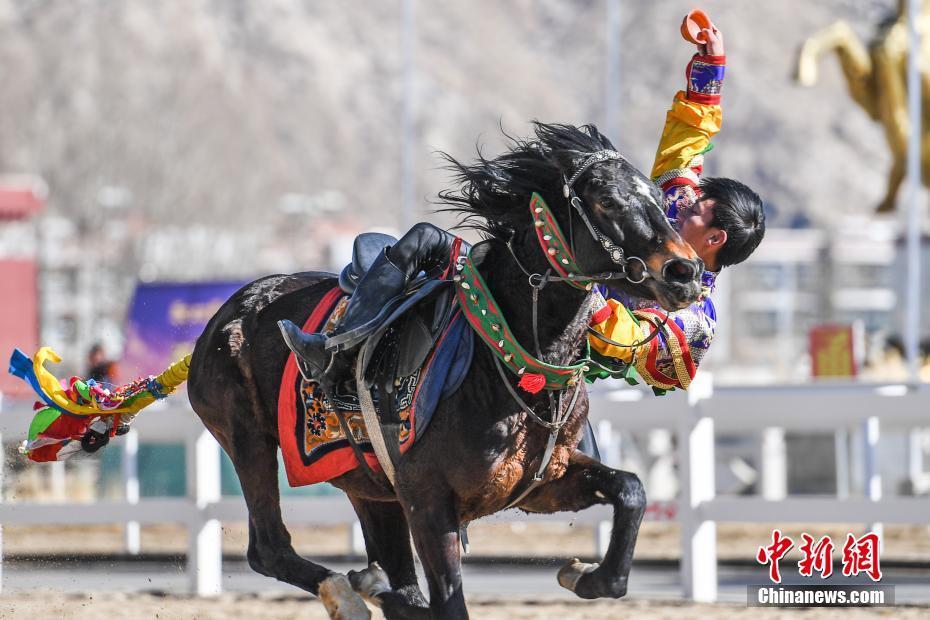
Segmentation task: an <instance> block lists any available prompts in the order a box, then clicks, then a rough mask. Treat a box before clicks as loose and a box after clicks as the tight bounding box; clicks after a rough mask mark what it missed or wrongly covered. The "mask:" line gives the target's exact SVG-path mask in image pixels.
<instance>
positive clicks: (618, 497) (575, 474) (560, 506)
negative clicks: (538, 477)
mask: <svg viewBox="0 0 930 620" xmlns="http://www.w3.org/2000/svg"><path fill="white" fill-rule="evenodd" d="M594 504H613V507H614V520H613V531H612V532H611V535H610V545H609V546H608V547H607V553H606V554H605V555H604V559H603V560H602V561H601V563H600V564H583V563H581V562H578V561H575V562H572V563H570V564H568V565H566V566H565V567H563V568H562V570H561V571H559V584H561V585H562V586H563V587H565V588H568V589H569V590H571V591H572V592H574V593H575V594H577V595H578V596H580V597H581V598H600V597H610V598H620V597H621V596H623V595H625V594H626V589H627V580H628V578H629V575H630V568H631V567H632V564H633V547H634V546H635V545H636V536H637V535H638V534H639V525H640V523H641V522H642V520H643V513H644V512H645V510H646V493H645V492H644V491H643V485H642V483H641V482H640V481H639V478H637V477H636V475H635V474H631V473H629V472H625V471H619V470H617V469H611V468H610V467H607V466H606V465H602V464H601V463H598V462H597V461H595V460H593V459H591V458H589V457H587V456H585V455H584V454H582V453H580V452H577V451H576V452H575V453H574V454H572V457H571V459H570V460H569V463H568V468H567V469H566V471H565V475H564V476H562V477H561V478H559V479H558V480H554V481H553V482H550V483H548V484H546V485H544V486H542V487H540V489H539V490H538V491H535V492H534V493H532V494H530V495H529V497H527V499H526V500H524V501H523V502H522V503H521V504H520V506H519V507H520V508H521V509H523V510H526V511H527V512H542V513H551V512H560V511H563V510H567V511H572V512H577V511H578V510H583V509H585V508H588V507H590V506H593V505H594Z"/></svg>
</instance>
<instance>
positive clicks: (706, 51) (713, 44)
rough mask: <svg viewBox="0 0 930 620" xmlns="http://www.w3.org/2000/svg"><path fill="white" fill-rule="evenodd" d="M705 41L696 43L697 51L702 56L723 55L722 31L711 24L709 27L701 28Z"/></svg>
mask: <svg viewBox="0 0 930 620" xmlns="http://www.w3.org/2000/svg"><path fill="white" fill-rule="evenodd" d="M701 32H702V33H703V34H704V40H705V41H707V43H698V46H697V48H698V53H699V54H701V55H702V56H725V55H726V54H724V51H723V33H722V32H720V30H719V29H717V27H716V26H714V25H713V24H711V27H710V28H704V29H703V30H701Z"/></svg>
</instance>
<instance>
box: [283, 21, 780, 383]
mask: <svg viewBox="0 0 930 620" xmlns="http://www.w3.org/2000/svg"><path fill="white" fill-rule="evenodd" d="M703 34H704V37H705V40H706V43H704V44H699V45H698V53H697V54H695V56H694V57H693V58H692V60H691V62H690V63H689V64H688V68H687V77H688V85H687V89H686V91H683V92H679V93H678V94H677V95H676V96H675V100H674V102H673V104H672V108H671V109H670V110H669V112H668V115H667V118H666V124H665V129H664V130H663V132H662V139H661V141H660V143H659V148H658V152H657V153H656V161H655V164H654V166H653V170H652V177H653V179H654V181H655V182H656V183H657V184H659V185H660V186H661V188H662V191H663V193H664V195H665V208H666V212H667V215H668V217H669V219H670V220H671V222H672V225H673V226H674V227H675V229H676V230H678V232H679V233H680V234H681V236H682V238H683V239H684V240H685V241H687V242H688V243H690V244H691V246H692V247H693V248H694V250H695V252H696V253H697V255H698V256H699V257H700V258H701V259H702V260H703V261H704V264H705V265H706V266H707V269H708V270H707V271H705V272H704V274H703V276H702V282H703V288H704V294H703V295H702V298H701V299H700V300H699V301H698V302H696V303H694V304H692V305H691V306H689V307H688V308H685V309H684V310H680V311H678V312H673V313H670V314H669V315H668V320H664V319H665V316H666V314H665V313H664V312H662V311H661V310H659V307H658V305H657V304H656V303H655V302H653V301H647V300H641V299H635V298H631V297H627V296H623V297H619V296H618V297H617V298H612V299H607V300H606V301H604V303H603V304H602V308H601V309H600V310H599V311H598V312H595V314H594V318H593V319H592V327H593V329H594V331H595V332H597V334H598V335H599V336H600V337H598V336H597V335H592V336H591V338H590V341H591V345H592V347H593V348H594V349H595V351H597V352H598V353H600V354H601V355H603V356H605V357H608V358H614V359H619V360H622V361H624V362H627V363H633V364H635V366H636V369H637V371H638V372H639V373H640V375H641V376H642V378H643V379H644V380H645V381H646V382H647V383H649V384H650V385H652V386H653V387H654V388H656V389H658V390H667V389H672V388H676V387H677V388H682V389H687V387H688V385H689V384H690V382H691V379H692V378H693V377H694V373H695V370H696V367H697V365H698V364H699V363H700V361H701V359H702V358H703V356H704V354H705V353H706V352H707V349H708V347H709V346H710V342H711V339H712V338H713V335H714V328H715V324H716V313H715V310H714V306H713V303H712V302H711V300H710V297H709V296H710V294H711V292H712V291H713V287H714V280H715V278H716V276H717V274H718V273H719V271H720V270H721V269H722V268H723V267H726V266H728V265H735V264H737V263H740V262H742V261H744V260H746V258H748V257H749V255H750V254H751V253H752V252H753V250H755V248H756V246H758V245H759V242H760V241H761V240H762V237H763V235H764V234H765V215H764V214H763V210H762V201H761V199H760V198H759V196H758V195H757V194H756V193H755V192H753V191H752V190H751V189H749V188H748V187H746V186H745V185H743V184H742V183H739V182H737V181H734V180H731V179H722V178H705V179H700V174H701V170H702V165H703V159H704V153H706V152H707V151H709V150H710V148H711V145H710V139H711V137H713V136H714V135H715V134H716V133H717V132H719V131H720V122H721V110H720V87H721V84H722V82H723V74H724V62H725V57H724V51H723V36H722V35H721V33H720V31H719V30H718V29H717V28H716V27H714V26H713V25H711V27H710V28H708V29H705V30H704V31H703ZM464 246H466V244H461V243H459V242H457V238H456V237H455V236H454V235H452V234H450V233H448V232H446V231H443V230H441V229H439V228H437V227H435V226H433V225H432V224H426V223H420V224H417V225H416V226H414V227H413V228H412V229H411V230H410V231H409V232H407V234H405V235H404V236H403V237H402V238H401V239H400V240H399V241H398V242H397V243H396V244H395V245H393V246H391V247H389V248H387V249H385V250H383V251H382V253H381V254H380V255H379V256H378V258H377V259H376V260H375V262H374V263H373V264H372V266H371V268H370V269H369V270H368V272H367V273H366V274H365V275H364V277H363V278H362V279H361V281H360V282H359V283H358V286H357V288H356V291H355V293H353V295H352V298H351V301H350V303H349V306H348V309H347V310H346V313H345V316H344V318H343V320H342V323H341V324H340V325H339V326H338V327H337V328H336V329H335V330H334V331H333V332H332V333H330V334H322V333H316V334H307V333H304V332H303V331H302V330H301V329H300V328H299V327H298V326H297V325H295V324H293V323H291V322H290V321H281V322H280V323H279V326H280V328H281V332H282V334H283V336H284V340H285V342H286V343H287V345H288V347H289V348H290V349H291V350H292V351H293V352H294V354H295V356H296V357H297V359H298V361H299V362H300V367H301V371H302V373H303V374H304V375H305V376H306V377H307V378H313V379H314V380H317V381H320V382H321V387H322V388H323V389H324V391H326V390H327V387H328V386H327V385H326V384H325V383H323V380H325V379H326V378H328V377H339V376H340V375H342V374H343V373H344V372H345V370H346V367H347V365H348V363H349V361H350V360H351V355H347V354H344V352H345V351H348V350H350V349H352V348H353V347H354V346H355V345H357V344H358V343H360V342H361V341H362V340H363V339H364V338H365V336H367V335H368V334H369V333H370V332H371V331H372V329H373V328H374V326H375V325H377V323H378V319H379V318H380V316H379V315H380V314H382V313H387V312H388V311H389V310H390V306H389V305H388V302H389V301H391V300H392V299H394V298H396V297H397V296H398V295H399V294H400V293H402V292H403V290H404V287H405V286H406V284H407V283H408V282H409V281H410V280H411V279H412V278H413V277H414V276H416V275H417V274H418V273H420V272H421V271H422V272H426V274H427V275H429V276H434V275H435V276H438V275H441V274H443V273H444V272H445V271H446V270H447V269H448V268H449V265H450V264H451V263H452V262H454V259H455V258H457V256H458V255H459V254H460V253H462V252H463V251H465V250H466V249H467V248H466V247H464ZM602 292H603V289H602ZM656 329H659V330H661V333H660V334H658V335H657V337H656V338H653V339H651V340H649V342H648V343H646V344H642V345H639V346H636V343H639V342H641V341H643V340H644V339H646V338H648V336H649V335H650V334H651V333H652V332H653V331H654V330H656ZM602 337H605V338H607V339H608V340H611V341H613V342H614V343H615V344H610V343H608V342H606V341H604V340H603V339H602ZM617 345H620V346H617ZM331 354H333V355H331ZM327 370H328V371H329V372H327Z"/></svg>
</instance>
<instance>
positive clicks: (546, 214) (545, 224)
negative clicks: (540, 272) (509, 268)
mask: <svg viewBox="0 0 930 620" xmlns="http://www.w3.org/2000/svg"><path fill="white" fill-rule="evenodd" d="M530 214H531V215H532V216H533V225H534V226H535V227H536V237H537V238H538V239H539V247H541V248H542V250H543V253H544V254H545V255H546V259H547V260H548V261H549V265H551V266H552V268H553V269H554V270H555V272H556V273H558V274H559V275H560V276H562V277H563V278H566V279H565V282H568V283H569V284H570V285H572V286H574V287H575V288H578V289H582V290H591V286H592V283H591V281H590V280H575V279H570V278H569V277H568V276H569V275H570V274H571V275H580V274H581V273H582V272H581V268H580V267H578V263H576V262H575V257H574V255H572V252H571V250H570V249H569V245H568V242H567V241H566V240H565V235H563V234H562V229H561V228H559V223H558V222H556V221H555V217H554V216H553V215H552V211H551V210H550V209H549V205H547V204H546V201H545V200H543V197H542V196H540V195H539V194H537V193H536V192H533V195H532V197H531V198H530Z"/></svg>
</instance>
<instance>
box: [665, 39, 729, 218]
mask: <svg viewBox="0 0 930 620" xmlns="http://www.w3.org/2000/svg"><path fill="white" fill-rule="evenodd" d="M704 32H705V34H706V36H707V40H708V43H707V44H706V45H699V46H698V53H697V54H695V55H694V57H693V58H692V59H691V62H689V63H688V68H687V70H686V76H687V87H686V90H684V91H680V92H679V93H677V94H676V95H675V99H674V101H673V102H672V107H671V108H670V109H669V111H668V113H667V114H666V117H665V128H664V129H663V130H662V139H661V140H660V141H659V147H658V149H657V150H656V158H655V163H654V164H653V167H652V178H653V180H655V182H656V183H658V184H659V185H660V186H661V187H662V191H663V192H665V193H666V194H668V192H670V191H674V190H675V188H677V187H681V186H685V187H696V186H697V184H698V181H699V179H700V176H701V172H702V167H703V164H704V153H706V152H707V151H709V150H710V149H711V144H710V140H711V138H713V137H714V136H715V135H716V134H717V133H718V132H719V131H720V127H721V123H722V122H723V113H722V110H721V108H720V89H721V86H722V84H723V76H724V71H725V65H726V56H725V55H724V53H723V36H722V35H721V33H720V31H719V30H717V29H716V28H713V30H705V31H704ZM672 206H673V204H672V205H670V207H672ZM669 215H670V216H671V217H674V214H673V213H670V214H669Z"/></svg>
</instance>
